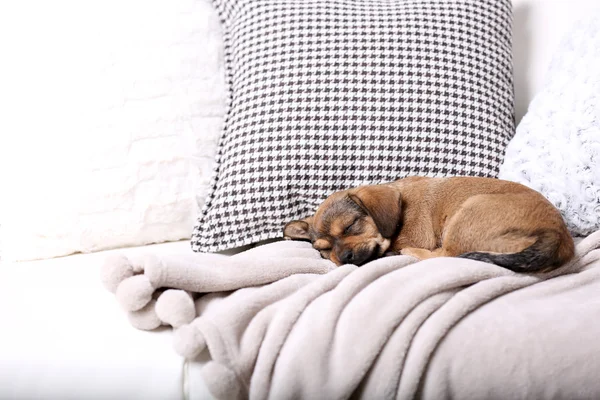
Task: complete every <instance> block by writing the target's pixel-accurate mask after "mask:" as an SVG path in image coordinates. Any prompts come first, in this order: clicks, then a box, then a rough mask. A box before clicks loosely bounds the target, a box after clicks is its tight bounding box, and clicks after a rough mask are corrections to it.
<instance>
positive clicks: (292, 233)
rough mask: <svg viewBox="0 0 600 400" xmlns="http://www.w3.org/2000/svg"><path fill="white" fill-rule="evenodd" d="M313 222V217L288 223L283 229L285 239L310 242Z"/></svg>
mask: <svg viewBox="0 0 600 400" xmlns="http://www.w3.org/2000/svg"><path fill="white" fill-rule="evenodd" d="M312 222H313V217H308V218H304V219H303V220H299V221H291V222H288V223H287V224H286V225H285V228H283V237H284V238H285V239H297V240H310V234H309V230H310V227H311V225H312Z"/></svg>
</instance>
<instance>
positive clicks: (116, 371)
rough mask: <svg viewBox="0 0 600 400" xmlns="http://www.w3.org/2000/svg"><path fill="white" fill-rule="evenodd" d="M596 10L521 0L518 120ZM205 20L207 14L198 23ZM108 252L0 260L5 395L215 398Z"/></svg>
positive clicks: (588, 2) (516, 41)
mask: <svg viewBox="0 0 600 400" xmlns="http://www.w3.org/2000/svg"><path fill="white" fill-rule="evenodd" d="M198 1H203V0H198ZM590 9H600V2H598V1H597V0H577V1H570V0H514V26H513V31H514V36H513V49H514V76H515V95H516V121H517V123H518V121H519V120H520V119H521V117H522V116H523V115H524V114H525V112H526V110H527V105H528V104H529V102H530V100H531V99H532V97H533V96H534V95H535V93H536V91H537V90H539V88H540V86H541V84H542V80H543V75H544V70H545V68H546V66H547V65H548V63H549V61H550V58H551V56H552V54H553V50H554V49H555V47H556V46H557V44H558V41H559V39H560V37H561V34H562V33H563V32H564V31H565V30H566V29H567V28H568V27H569V25H570V24H571V23H572V22H573V21H575V20H576V19H577V18H578V16H581V15H584V14H585V13H586V12H588V10H590ZM202 21H203V20H202V18H200V19H198V21H196V22H197V23H202ZM199 40H200V41H201V40H202V39H199ZM188 51H194V50H193V48H189V49H188ZM191 59H196V58H194V57H191ZM199 67H201V66H199ZM217 72H218V71H216V70H215V73H217ZM211 112H212V111H211ZM219 113H220V111H214V114H215V118H217V119H218V118H220V117H221V115H220V114H219ZM208 114H210V112H209V113H208ZM215 125H216V126H218V123H215ZM213 151H214V148H213ZM193 212H195V209H194V210H193ZM185 218H188V219H189V216H188V215H187V214H186V215H185ZM186 221H187V222H186V223H188V224H189V220H186ZM178 234H179V233H177V235H178ZM148 249H152V251H156V252H172V251H182V252H183V251H190V247H189V244H188V243H187V242H186V241H180V242H172V243H165V244H160V245H151V246H142V247H137V248H129V249H127V250H125V251H126V252H131V253H135V252H142V251H147V250H148ZM106 254H107V252H106V251H105V252H97V253H91V254H85V255H72V256H67V257H63V258H54V259H48V260H41V261H29V262H20V263H16V262H7V261H1V262H0V263H1V264H0V315H1V316H2V322H3V327H4V329H3V333H2V340H1V341H0V398H11V399H31V398H44V399H82V398H85V399H107V398H111V399H138V398H139V399H178V398H187V399H204V398H210V397H211V396H210V393H208V392H207V390H206V388H205V387H204V386H203V384H202V381H201V378H200V374H199V373H197V371H196V370H197V369H198V368H199V367H200V365H201V363H202V362H201V361H194V362H186V361H185V360H183V359H182V358H180V357H179V356H177V355H176V353H175V352H174V351H173V349H172V345H171V343H170V341H171V335H172V333H171V331H170V330H167V329H165V330H158V331H154V332H144V331H138V330H135V329H133V328H132V327H131V325H130V324H129V322H128V321H127V320H126V316H125V314H124V313H123V312H121V311H120V310H119V309H118V305H117V303H116V301H115V299H114V297H113V295H112V294H110V293H108V292H107V291H106V290H105V289H104V288H103V287H102V286H101V284H100V279H99V269H100V266H101V264H102V261H103V259H104V257H105V256H106ZM222 256H223V257H226V255H222Z"/></svg>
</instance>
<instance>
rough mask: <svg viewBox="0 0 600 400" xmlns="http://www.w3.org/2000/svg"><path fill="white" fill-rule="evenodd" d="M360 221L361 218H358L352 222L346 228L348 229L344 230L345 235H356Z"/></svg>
mask: <svg viewBox="0 0 600 400" xmlns="http://www.w3.org/2000/svg"><path fill="white" fill-rule="evenodd" d="M359 219H360V218H356V219H355V220H354V221H352V223H351V224H350V225H348V226H347V227H346V229H344V235H351V234H353V233H356V230H357V228H358V224H357V222H358V220H359Z"/></svg>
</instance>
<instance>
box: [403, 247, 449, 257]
mask: <svg viewBox="0 0 600 400" xmlns="http://www.w3.org/2000/svg"><path fill="white" fill-rule="evenodd" d="M400 254H402V255H404V256H411V257H415V258H418V259H419V260H427V259H428V258H434V257H443V256H444V250H443V249H442V248H439V249H435V250H433V251H431V250H427V249H419V248H417V247H405V248H403V249H402V250H400Z"/></svg>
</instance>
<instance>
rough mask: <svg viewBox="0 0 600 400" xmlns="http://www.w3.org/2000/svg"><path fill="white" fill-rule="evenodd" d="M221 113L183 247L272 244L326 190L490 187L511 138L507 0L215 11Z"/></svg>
mask: <svg viewBox="0 0 600 400" xmlns="http://www.w3.org/2000/svg"><path fill="white" fill-rule="evenodd" d="M215 5H216V7H217V8H218V10H219V13H220V16H221V20H222V24H223V30H224V37H225V63H226V65H225V67H226V71H227V80H228V87H229V107H228V111H227V114H226V118H225V125H224V130H223V136H222V138H221V141H220V143H219V149H218V155H217V170H216V175H215V178H214V180H213V182H212V188H211V192H210V194H209V197H208V198H207V200H206V203H205V207H204V209H203V211H202V212H201V214H200V217H199V219H198V222H197V225H196V227H195V230H194V233H193V238H192V246H193V249H194V250H196V251H202V252H211V251H220V250H224V249H227V248H233V247H238V246H242V245H246V244H250V243H255V242H258V241H261V240H264V239H269V238H273V237H278V236H280V235H281V229H282V227H283V225H284V224H285V223H286V222H288V221H290V220H292V219H297V218H300V217H304V216H307V215H309V214H310V213H311V212H312V211H313V209H314V207H315V205H316V204H318V203H319V202H320V201H321V200H323V198H324V197H325V196H327V195H329V194H331V193H332V192H334V191H336V190H341V189H347V188H349V187H353V186H358V185H360V184H365V183H381V182H385V181H392V180H395V179H398V178H401V177H405V176H408V175H426V176H447V175H475V176H488V177H495V176H496V175H497V173H498V168H499V166H500V163H501V161H502V157H503V154H504V147H505V145H506V144H507V143H508V140H509V139H510V138H511V137H512V135H513V133H514V132H513V114H512V112H513V89H512V70H511V7H510V1H508V0H485V1H482V0H457V1H446V0H423V1H405V0H374V1H363V0H349V1H331V0H315V1H298V0H282V1H269V0H215Z"/></svg>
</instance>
